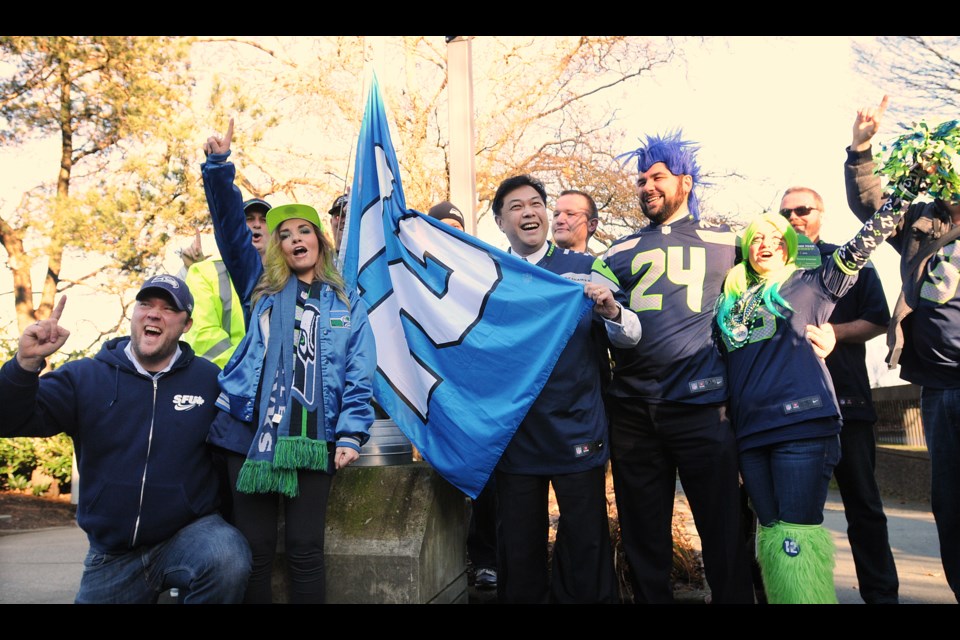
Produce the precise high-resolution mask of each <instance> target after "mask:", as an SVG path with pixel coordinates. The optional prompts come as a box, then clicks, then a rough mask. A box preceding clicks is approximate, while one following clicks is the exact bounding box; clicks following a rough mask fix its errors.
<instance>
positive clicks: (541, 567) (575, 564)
mask: <svg viewBox="0 0 960 640" xmlns="http://www.w3.org/2000/svg"><path fill="white" fill-rule="evenodd" d="M551 483H552V484H553V491H554V493H555V494H556V497H557V506H559V508H560V522H559V524H558V525H557V539H556V542H555V543H554V547H553V563H552V569H550V570H548V567H547V536H548V529H549V526H550V522H549V510H548V501H549V485H550V484H551ZM497 500H498V503H499V509H500V524H501V526H500V531H499V532H498V533H499V536H498V541H499V549H500V570H499V572H498V575H497V578H498V579H497V596H498V598H499V600H500V602H504V603H547V602H554V603H590V604H593V603H617V602H619V595H618V589H617V580H616V574H615V572H614V568H613V547H612V546H611V544H610V525H609V523H608V520H607V500H606V475H605V465H603V466H600V467H596V468H594V469H590V470H589V471H583V472H580V473H570V474H562V475H552V476H534V475H518V474H512V473H503V472H500V471H498V472H497Z"/></svg>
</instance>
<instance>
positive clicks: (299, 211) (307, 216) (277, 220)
mask: <svg viewBox="0 0 960 640" xmlns="http://www.w3.org/2000/svg"><path fill="white" fill-rule="evenodd" d="M294 219H300V220H306V221H307V222H312V223H313V224H315V225H316V226H317V227H318V228H319V229H320V230H321V231H322V230H323V223H321V222H320V214H318V213H317V210H316V209H314V208H313V207H311V206H310V205H308V204H283V205H280V206H279V207H274V208H272V209H270V211H267V231H268V232H269V233H273V230H274V229H276V228H277V227H279V226H280V224H281V223H283V222H285V221H286V220H294Z"/></svg>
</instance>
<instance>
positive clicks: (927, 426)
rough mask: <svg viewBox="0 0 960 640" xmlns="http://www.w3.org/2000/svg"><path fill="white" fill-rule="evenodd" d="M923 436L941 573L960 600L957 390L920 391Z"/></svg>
mask: <svg viewBox="0 0 960 640" xmlns="http://www.w3.org/2000/svg"><path fill="white" fill-rule="evenodd" d="M920 411H921V413H922V414H923V435H924V437H926V439H927V450H928V451H929V453H930V471H931V484H930V502H931V508H932V510H933V517H934V519H935V520H936V521H937V534H938V535H939V536H940V560H941V561H942V562H943V573H944V576H946V578H947V584H948V585H950V588H951V589H952V590H953V594H954V596H955V597H956V598H957V601H958V602H960V548H958V544H960V389H930V388H927V387H924V388H923V389H922V390H921V393H920Z"/></svg>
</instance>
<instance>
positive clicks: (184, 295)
mask: <svg viewBox="0 0 960 640" xmlns="http://www.w3.org/2000/svg"><path fill="white" fill-rule="evenodd" d="M157 291H163V292H164V293H166V294H167V295H168V296H169V297H170V298H171V299H172V300H173V306H174V307H176V308H177V310H179V311H186V312H187V315H190V314H192V313H193V294H192V293H190V288H189V287H188V286H187V283H186V282H184V281H183V280H181V279H180V278H178V277H176V276H171V275H170V274H167V273H162V274H160V275H157V276H152V277H150V278H147V280H146V282H144V283H143V286H142V287H140V291H139V292H138V293H137V300H142V299H143V298H144V297H145V296H146V295H147V294H148V293H150V292H157Z"/></svg>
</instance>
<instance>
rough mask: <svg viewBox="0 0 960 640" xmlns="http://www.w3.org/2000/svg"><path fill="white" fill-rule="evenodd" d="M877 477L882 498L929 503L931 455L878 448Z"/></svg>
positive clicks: (904, 449)
mask: <svg viewBox="0 0 960 640" xmlns="http://www.w3.org/2000/svg"><path fill="white" fill-rule="evenodd" d="M876 476H877V485H878V486H879V487H880V494H881V495H882V496H883V497H884V498H896V499H901V500H910V501H916V502H921V503H923V504H925V505H929V504H930V455H929V454H928V453H927V450H926V449H919V450H918V449H908V448H904V447H896V446H886V445H880V446H878V447H877V468H876Z"/></svg>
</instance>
